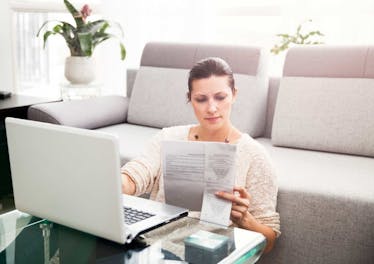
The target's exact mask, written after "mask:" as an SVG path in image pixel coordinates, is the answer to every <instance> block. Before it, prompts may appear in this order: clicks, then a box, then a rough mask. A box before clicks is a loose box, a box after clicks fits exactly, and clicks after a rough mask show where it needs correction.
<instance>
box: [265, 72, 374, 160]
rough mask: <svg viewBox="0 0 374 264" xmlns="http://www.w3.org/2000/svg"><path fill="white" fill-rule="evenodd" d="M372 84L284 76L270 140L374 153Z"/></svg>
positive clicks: (351, 152) (306, 146) (309, 147)
mask: <svg viewBox="0 0 374 264" xmlns="http://www.w3.org/2000/svg"><path fill="white" fill-rule="evenodd" d="M373 87H374V79H361V78H307V77H284V78H283V79H282V80H281V83H280V87H279V93H278V98H277V103H276V108H275V114H274V121H273V128H272V142H273V144H274V145H277V146H287V147H296V148H305V149H313V150H321V151H330V152H338V153H349V154H356V155H364V156H374V119H373V116H374V103H373V101H374V89H373Z"/></svg>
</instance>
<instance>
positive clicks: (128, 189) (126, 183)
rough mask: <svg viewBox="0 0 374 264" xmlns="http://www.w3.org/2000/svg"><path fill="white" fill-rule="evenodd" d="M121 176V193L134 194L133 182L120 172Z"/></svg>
mask: <svg viewBox="0 0 374 264" xmlns="http://www.w3.org/2000/svg"><path fill="white" fill-rule="evenodd" d="M121 178H122V193H124V194H130V195H134V194H135V191H136V186H135V182H134V181H133V180H132V179H131V178H130V176H129V175H128V174H126V173H122V174H121Z"/></svg>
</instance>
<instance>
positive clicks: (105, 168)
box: [5, 118, 126, 243]
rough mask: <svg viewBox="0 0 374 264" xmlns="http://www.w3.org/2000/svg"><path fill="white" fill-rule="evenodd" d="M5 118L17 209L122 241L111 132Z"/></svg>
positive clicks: (118, 180) (116, 153)
mask: <svg viewBox="0 0 374 264" xmlns="http://www.w3.org/2000/svg"><path fill="white" fill-rule="evenodd" d="M5 123H6V133H7V139H8V148H9V159H10V165H11V172H12V181H13V189H14V198H15V205H16V208H17V209H18V210H20V211H24V212H27V213H30V214H32V215H35V216H38V217H42V218H47V219H49V220H51V221H53V222H56V223H60V224H63V225H66V226H69V227H73V228H76V229H78V230H82V231H85V232H87V233H91V234H94V235H97V236H100V237H104V238H107V239H110V240H113V241H116V242H119V243H124V242H125V241H126V234H125V226H124V215H123V209H122V194H121V177H120V157H119V150H118V144H117V139H116V138H115V137H114V136H112V135H109V134H105V133H102V132H97V131H90V130H86V129H79V128H72V127H64V126H59V125H53V124H47V123H41V122H35V121H29V120H21V119H15V118H7V119H6V120H5ZM111 177H112V178H111Z"/></svg>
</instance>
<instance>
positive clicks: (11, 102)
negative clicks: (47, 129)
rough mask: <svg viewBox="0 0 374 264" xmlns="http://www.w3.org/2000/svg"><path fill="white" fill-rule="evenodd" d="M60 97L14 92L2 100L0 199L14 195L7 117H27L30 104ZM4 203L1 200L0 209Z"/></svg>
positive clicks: (0, 107)
mask: <svg viewBox="0 0 374 264" xmlns="http://www.w3.org/2000/svg"><path fill="white" fill-rule="evenodd" d="M60 100H61V99H60V98H44V97H33V96H25V95H18V94H13V95H12V96H11V97H9V98H6V99H1V100H0V200H1V199H2V198H3V196H5V195H12V193H13V188H12V180H11V175H10V166H9V156H8V145H7V140H6V133H5V118H6V117H16V118H24V119H25V118H27V109H28V108H29V106H31V105H34V104H40V103H48V102H55V101H60ZM1 207H2V204H1V201H0V210H1Z"/></svg>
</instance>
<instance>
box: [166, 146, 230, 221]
mask: <svg viewBox="0 0 374 264" xmlns="http://www.w3.org/2000/svg"><path fill="white" fill-rule="evenodd" d="M161 150H162V170H163V176H164V190H165V199H166V202H167V203H168V204H172V205H177V206H181V207H185V208H188V209H190V210H193V211H201V215H200V219H201V220H203V221H206V222H210V223H214V224H218V225H223V226H228V225H229V223H230V212H231V202H229V201H226V200H223V199H220V198H218V197H216V195H215V194H214V193H215V192H217V191H226V192H232V190H233V187H234V185H235V155H236V145H232V144H227V143H218V142H191V141H162V143H161Z"/></svg>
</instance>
